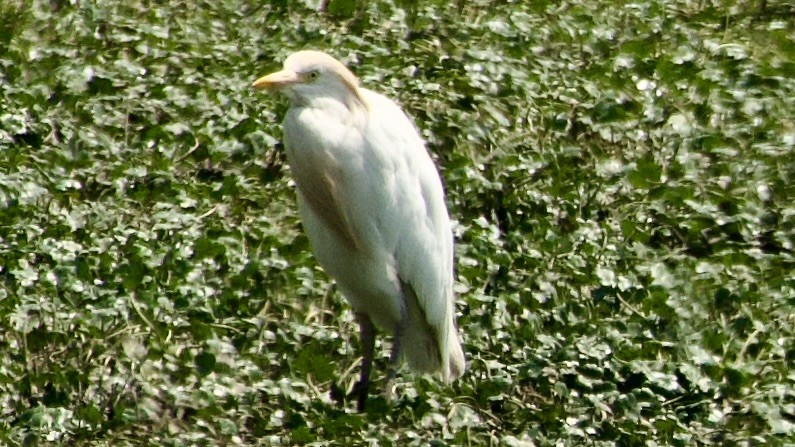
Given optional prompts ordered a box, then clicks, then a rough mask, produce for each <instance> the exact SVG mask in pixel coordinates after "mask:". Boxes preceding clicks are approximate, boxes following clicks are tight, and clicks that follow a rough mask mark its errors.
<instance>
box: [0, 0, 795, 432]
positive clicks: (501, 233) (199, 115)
mask: <svg viewBox="0 0 795 447" xmlns="http://www.w3.org/2000/svg"><path fill="white" fill-rule="evenodd" d="M316 8H317V5H316V4H315V5H313V4H304V3H303V2H300V1H289V0H281V1H273V2H254V1H245V0H225V1H217V2H206V1H199V2H185V1H179V0H166V1H162V2H148V1H143V0H131V1H127V2H117V1H102V0H100V1H81V0H73V1H66V0H49V1H45V0H34V1H30V2H28V1H22V0H16V1H15V0H2V2H1V3H0V331H2V332H0V351H2V352H4V353H5V355H3V356H2V357H1V358H0V443H2V444H7V445H26V446H32V445H94V446H102V445H113V446H123V445H296V444H306V443H313V445H429V444H430V445H463V444H467V445H509V446H534V445H537V446H551V445H555V446H574V445H605V446H607V445H611V446H612V445H618V446H634V445H645V446H655V445H675V446H691V445H708V444H710V445H711V444H724V445H745V446H752V445H774V446H775V445H793V444H795V440H794V437H795V428H794V427H795V426H794V425H793V424H795V390H794V389H793V382H795V373H793V371H792V366H793V358H794V357H795V339H794V338H793V327H795V321H794V320H795V316H794V314H793V304H794V302H795V277H794V276H793V267H795V265H794V264H795V261H794V259H793V233H794V231H793V226H794V225H793V224H794V222H795V206H794V205H793V197H794V195H793V186H792V178H793V170H794V169H795V163H793V161H795V160H793V146H795V121H793V111H795V107H794V105H795V104H794V102H795V99H794V98H795V38H794V37H795V33H794V32H793V20H794V19H793V17H795V14H793V13H794V12H795V8H793V6H792V5H791V4H789V3H787V2H785V1H773V0H768V1H765V0H756V1H746V0H734V1H731V0H727V1H713V0H701V1H688V0H673V1H659V0H641V1H638V2H634V3H629V2H585V1H574V0H572V1H562V2H545V1H539V2H512V1H494V2H490V1H485V0H479V1H471V2H464V1H459V2H455V3H449V2H442V1H431V0H426V1H420V2H408V1H404V0H395V3H392V2H373V3H367V2H355V1H352V0H347V1H346V0H336V1H334V0H332V1H331V2H329V3H328V5H327V10H326V12H325V13H319V12H317V10H316ZM307 47H312V48H320V49H326V50H328V51H330V52H332V53H333V54H335V55H336V56H338V57H340V58H341V59H343V60H344V61H345V62H346V63H347V64H348V65H349V66H351V67H352V68H353V69H354V71H355V72H356V73H357V74H358V75H359V76H360V77H361V79H362V83H363V84H364V85H366V86H368V87H372V88H374V89H376V90H379V91H381V92H383V93H385V94H387V95H389V96H391V97H393V98H395V99H396V100H398V101H399V102H400V103H401V104H402V105H403V107H404V108H405V109H406V110H407V111H408V112H409V114H410V115H411V116H413V117H414V119H415V121H416V123H417V125H418V127H419V128H420V129H421V130H422V133H423V135H424V136H425V138H426V139H427V141H428V143H429V149H430V150H431V151H432V152H433V153H434V154H435V157H436V158H437V160H438V164H439V166H440V168H441V172H442V174H443V177H444V180H445V183H446V186H447V191H448V203H449V206H450V209H451V212H452V214H453V216H454V217H455V218H456V220H457V226H456V238H457V241H458V242H457V243H458V245H457V252H456V254H457V280H458V284H457V292H458V294H459V305H458V311H459V312H460V316H459V325H460V327H461V331H462V333H463V334H464V337H465V343H466V350H467V353H468V360H469V365H470V369H469V372H468V374H467V375H466V376H465V377H464V378H463V379H462V380H460V381H458V382H457V383H455V384H454V385H453V386H451V387H445V386H443V385H442V384H440V383H438V382H437V381H436V380H435V379H433V378H429V377H418V376H414V375H412V374H410V373H408V372H407V371H404V373H403V374H402V375H401V377H400V381H399V382H400V383H399V387H398V389H399V396H398V400H397V402H395V403H394V404H389V403H387V402H385V401H384V400H383V399H382V398H380V397H374V398H372V400H371V402H370V405H369V408H368V411H367V412H366V413H365V414H356V413H353V411H352V405H351V404H350V403H348V404H347V405H346V406H344V407H339V406H338V405H337V404H336V403H335V402H334V401H333V400H332V399H331V397H330V396H329V392H328V390H329V389H330V387H331V383H332V381H336V382H338V383H339V384H340V385H341V386H343V387H348V386H350V385H351V384H352V382H353V380H354V375H355V374H353V373H352V371H355V367H356V366H357V360H356V352H357V346H358V340H357V338H358V337H357V335H356V328H355V325H354V322H353V317H352V315H351V312H350V311H349V309H348V307H347V306H346V305H345V304H344V302H343V300H342V298H341V297H340V296H339V294H337V293H336V292H335V291H334V290H333V288H332V286H331V282H330V281H329V278H328V277H327V276H326V275H325V274H324V273H323V272H322V271H320V270H319V269H318V268H317V267H316V265H315V263H314V261H313V259H312V257H311V254H310V253H309V251H308V245H307V241H306V238H305V237H304V235H303V234H302V232H301V229H300V223H299V221H298V219H297V216H296V212H295V207H294V202H293V192H292V185H291V183H290V175H289V170H288V169H287V168H286V167H285V165H284V162H283V158H282V155H281V152H280V150H279V146H278V141H279V138H280V128H279V124H278V123H279V121H280V119H281V116H282V115H283V113H284V111H285V108H286V103H285V102H284V101H283V100H281V99H278V98H273V97H268V96H265V95H261V94H258V93H257V92H254V91H252V90H251V89H250V87H249V86H250V84H251V82H252V81H253V80H254V79H255V78H256V77H257V76H259V75H262V74H265V73H267V72H270V71H272V70H274V69H276V68H278V66H279V65H280V62H281V61H282V60H283V59H284V58H285V57H286V56H287V55H288V54H289V53H291V52H293V51H295V50H298V49H302V48H307ZM387 345H388V341H384V344H382V345H379V346H380V347H379V348H378V349H379V355H380V358H379V360H378V362H379V363H378V366H379V374H380V375H379V377H378V378H379V382H378V384H377V385H379V386H380V385H382V384H383V383H382V379H383V371H384V368H383V367H384V365H385V362H386V352H387V351H386V349H387V347H388V346H387Z"/></svg>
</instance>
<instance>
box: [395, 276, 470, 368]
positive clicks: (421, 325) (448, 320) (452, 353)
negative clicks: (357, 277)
mask: <svg viewBox="0 0 795 447" xmlns="http://www.w3.org/2000/svg"><path fill="white" fill-rule="evenodd" d="M404 290H406V292H408V293H409V294H410V297H409V298H410V299H408V300H407V302H408V312H409V318H408V326H407V327H406V330H405V333H404V335H403V339H402V343H403V355H404V357H405V359H406V360H407V361H408V364H409V366H410V367H411V368H412V369H413V370H415V371H419V372H427V373H432V372H437V371H438V372H441V374H442V379H444V381H445V382H452V381H453V380H455V379H457V378H458V377H460V376H461V375H462V374H463V373H464V370H465V369H466V360H465V359H464V350H463V348H462V347H461V341H460V340H459V338H458V330H457V329H456V327H455V319H454V313H453V312H454V309H453V305H452V300H451V302H450V303H449V307H448V308H447V312H446V313H447V315H445V317H444V318H443V319H442V321H441V323H440V324H438V325H430V324H428V322H427V320H426V318H425V314H424V312H423V311H422V309H421V308H420V306H419V302H418V301H417V299H416V295H414V290H413V289H412V288H411V287H404Z"/></svg>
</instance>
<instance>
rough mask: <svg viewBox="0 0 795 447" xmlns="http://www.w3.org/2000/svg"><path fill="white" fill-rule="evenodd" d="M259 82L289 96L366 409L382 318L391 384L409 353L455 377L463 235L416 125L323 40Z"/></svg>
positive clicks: (288, 131) (288, 126)
mask: <svg viewBox="0 0 795 447" xmlns="http://www.w3.org/2000/svg"><path fill="white" fill-rule="evenodd" d="M253 86H254V87H256V88H266V89H268V90H270V91H278V92H281V93H283V94H284V95H286V96H287V98H288V99H289V100H290V109H289V110H288V111H287V115H286V116H285V118H284V122H283V123H282V124H283V129H284V147H285V149H286V152H287V161H288V164H289V165H290V169H291V171H292V174H293V177H294V179H295V182H296V185H297V195H298V208H299V212H300V214H301V218H302V221H303V226H304V230H305V231H306V233H307V235H308V237H309V240H310V243H311V245H312V248H313V251H314V253H315V257H316V258H317V260H318V262H319V263H320V265H321V266H322V267H323V268H324V269H325V270H326V271H327V272H328V273H329V274H330V275H331V276H332V277H333V278H334V279H335V280H336V282H337V285H338V287H339V289H340V290H341V291H342V293H343V295H344V296H345V297H346V298H347V299H348V301H349V302H350V304H351V306H352V307H353V309H354V311H355V313H356V317H357V320H358V322H359V325H360V331H361V338H362V348H363V351H364V352H363V356H362V367H361V376H360V380H359V383H357V385H356V387H355V388H354V392H355V393H356V394H358V396H357V397H358V408H359V411H363V409H364V405H365V402H366V400H367V394H368V388H369V379H370V370H371V369H372V361H373V352H374V348H375V327H374V323H375V326H378V327H379V328H381V329H383V330H386V331H389V332H390V333H391V334H392V335H393V344H392V351H391V355H390V370H389V372H388V374H387V393H389V392H390V391H391V382H392V379H394V377H395V374H396V368H397V363H398V360H399V359H400V358H401V357H404V358H405V359H406V360H407V361H408V364H409V365H410V366H411V367H412V368H413V369H414V370H416V371H420V372H441V376H442V378H443V379H444V380H445V381H446V382H449V381H452V380H454V379H456V378H457V377H458V376H460V375H461V374H462V373H463V372H464V368H465V361H464V352H463V350H462V348H461V343H460V341H459V338H458V331H457V329H456V325H455V309H454V304H455V303H454V300H455V298H454V295H453V236H452V230H451V225H450V218H449V216H448V213H447V208H446V206H445V203H444V191H443V189H442V182H441V180H440V178H439V174H438V172H437V171H436V168H435V166H434V164H433V161H432V160H431V157H430V156H429V154H428V152H427V150H426V148H425V144H424V142H423V140H422V139H421V138H420V136H419V134H418V133H417V130H416V128H415V127H414V125H413V124H412V123H411V121H410V120H409V118H408V117H407V116H406V115H405V114H404V113H403V111H402V110H401V109H400V108H399V107H398V106H397V105H396V104H395V103H394V102H392V101H391V100H389V99H388V98H386V97H385V96H382V95H380V94H378V93H375V92H373V91H370V90H367V89H365V88H362V87H359V81H358V79H357V78H356V76H354V74H353V73H351V72H350V71H349V70H348V69H347V68H346V67H345V66H344V65H343V64H342V63H340V62H339V61H337V60H336V59H334V58H333V57H331V56H329V55H328V54H326V53H323V52H319V51H299V52H297V53H294V54H292V55H291V56H290V57H288V58H287V60H286V61H285V62H284V67H283V69H282V70H281V71H278V72H275V73H271V74H269V75H267V76H263V77H261V78H259V79H257V80H256V81H255V82H254V84H253Z"/></svg>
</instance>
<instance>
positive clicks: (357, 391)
mask: <svg viewBox="0 0 795 447" xmlns="http://www.w3.org/2000/svg"><path fill="white" fill-rule="evenodd" d="M356 319H357V320H358V321H359V333H360V334H361V343H362V371H361V374H360V375H359V382H358V383H357V384H356V385H355V386H354V387H353V392H352V393H351V395H356V396H357V398H356V409H357V410H358V411H359V412H360V413H361V412H363V411H364V405H365V403H366V402H367V394H368V393H369V391H370V389H369V388H370V371H372V369H373V354H374V353H375V326H373V322H372V320H370V317H368V316H367V314H364V313H357V314H356Z"/></svg>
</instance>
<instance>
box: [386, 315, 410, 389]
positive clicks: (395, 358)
mask: <svg viewBox="0 0 795 447" xmlns="http://www.w3.org/2000/svg"><path fill="white" fill-rule="evenodd" d="M408 322H409V314H408V310H406V308H405V307H404V308H403V309H402V311H401V315H400V321H399V322H398V324H397V326H396V327H395V332H394V333H393V334H392V352H390V353H389V371H388V372H387V375H386V396H387V398H388V399H390V400H391V399H392V398H393V397H394V391H393V390H392V382H394V380H395V377H397V370H398V362H399V361H400V354H401V353H402V352H403V335H404V334H405V332H406V326H407V325H408Z"/></svg>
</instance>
